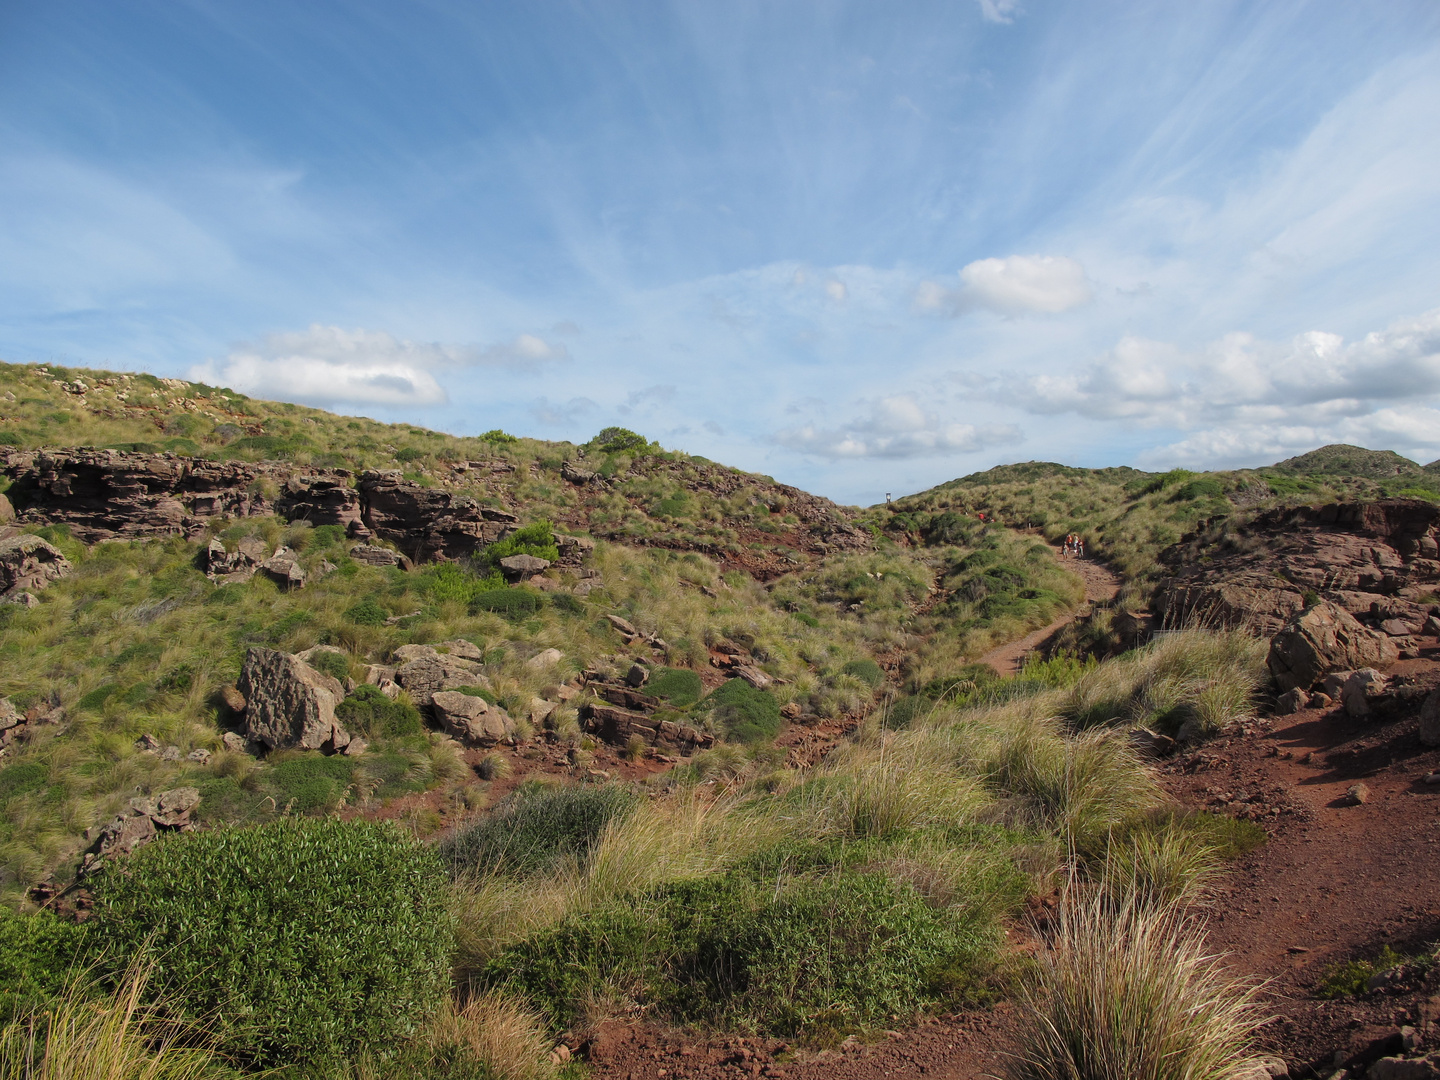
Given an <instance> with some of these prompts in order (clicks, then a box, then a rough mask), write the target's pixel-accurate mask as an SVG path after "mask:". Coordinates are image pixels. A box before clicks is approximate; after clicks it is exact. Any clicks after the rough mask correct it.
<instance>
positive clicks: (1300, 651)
mask: <svg viewBox="0 0 1440 1080" xmlns="http://www.w3.org/2000/svg"><path fill="white" fill-rule="evenodd" d="M1398 659H1400V650H1399V649H1397V648H1396V647H1395V644H1394V643H1393V642H1392V641H1391V640H1390V639H1389V637H1387V636H1386V635H1384V634H1380V633H1376V632H1375V631H1374V630H1369V629H1367V628H1366V627H1364V626H1361V625H1360V623H1359V622H1358V621H1356V619H1355V617H1354V616H1353V615H1351V614H1350V613H1349V612H1348V611H1346V610H1345V609H1344V608H1341V607H1339V606H1337V605H1335V604H1332V603H1329V602H1328V601H1322V602H1320V603H1318V604H1316V605H1315V606H1314V607H1312V608H1310V610H1308V611H1305V612H1303V613H1302V614H1301V615H1300V616H1299V617H1298V618H1295V619H1293V620H1292V621H1291V622H1290V623H1289V624H1288V625H1287V626H1286V627H1285V629H1283V630H1281V631H1280V632H1279V633H1278V634H1276V635H1275V636H1274V637H1273V638H1271V639H1270V653H1269V655H1268V656H1267V657H1266V658H1265V663H1266V665H1267V666H1268V667H1269V668H1270V674H1271V675H1273V676H1274V678H1275V681H1276V682H1277V683H1278V684H1279V686H1280V689H1281V690H1291V689H1294V688H1295V687H1297V686H1298V687H1300V688H1301V689H1305V690H1308V689H1309V688H1310V687H1311V686H1313V685H1314V684H1315V683H1316V681H1318V680H1319V679H1321V678H1323V677H1324V676H1325V674H1326V673H1327V672H1331V671H1345V670H1354V669H1357V668H1367V667H1383V666H1384V665H1387V664H1393V663H1394V662H1395V661H1396V660H1398Z"/></svg>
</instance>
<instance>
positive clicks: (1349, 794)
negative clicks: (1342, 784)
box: [1345, 782, 1370, 806]
mask: <svg viewBox="0 0 1440 1080" xmlns="http://www.w3.org/2000/svg"><path fill="white" fill-rule="evenodd" d="M1369 801H1370V788H1369V786H1368V785H1366V784H1365V783H1363V782H1362V783H1359V784H1351V785H1350V786H1349V787H1348V788H1346V789H1345V803H1346V805H1348V806H1360V805H1361V804H1363V803H1367V802H1369Z"/></svg>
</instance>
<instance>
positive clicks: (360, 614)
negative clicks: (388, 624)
mask: <svg viewBox="0 0 1440 1080" xmlns="http://www.w3.org/2000/svg"><path fill="white" fill-rule="evenodd" d="M389 617H390V612H388V611H386V610H385V609H384V608H383V607H381V606H380V605H379V604H378V603H376V602H375V599H374V598H373V597H369V596H367V597H366V598H365V599H364V600H361V601H360V602H359V603H358V604H355V605H353V606H351V607H349V608H346V609H345V619H346V621H348V622H352V623H354V624H355V625H356V626H384V625H385V620H386V619H388V618H389Z"/></svg>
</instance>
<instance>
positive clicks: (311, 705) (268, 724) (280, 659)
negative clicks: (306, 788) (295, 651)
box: [236, 648, 350, 750]
mask: <svg viewBox="0 0 1440 1080" xmlns="http://www.w3.org/2000/svg"><path fill="white" fill-rule="evenodd" d="M236 687H237V689H239V691H240V693H241V694H242V695H243V696H244V698H245V701H246V702H247V705H246V708H245V734H246V735H247V736H248V737H249V738H250V739H251V740H252V741H254V742H257V743H263V744H264V745H265V746H267V747H269V748H270V749H271V750H280V749H286V748H289V747H299V748H302V749H306V750H319V749H322V748H324V749H331V750H343V749H344V748H345V745H346V744H347V743H348V742H349V741H350V733H349V732H348V731H346V730H345V728H344V727H343V726H341V725H340V724H339V723H338V722H337V721H336V719H335V706H336V705H338V704H339V703H340V702H341V701H342V700H344V697H345V688H344V687H343V686H342V685H341V684H340V683H339V681H338V680H336V679H334V678H332V677H330V676H329V675H326V674H324V673H322V672H319V671H316V670H315V669H314V668H312V667H311V666H310V665H309V664H307V663H305V661H303V660H301V659H300V658H299V657H297V656H292V655H290V654H289V653H285V652H279V651H278V650H275V649H262V648H252V649H250V650H249V651H248V652H247V653H246V654H245V663H244V666H243V667H242V668H241V670H240V680H239V682H238V683H237V684H236Z"/></svg>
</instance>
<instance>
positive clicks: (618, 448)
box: [590, 427, 650, 454]
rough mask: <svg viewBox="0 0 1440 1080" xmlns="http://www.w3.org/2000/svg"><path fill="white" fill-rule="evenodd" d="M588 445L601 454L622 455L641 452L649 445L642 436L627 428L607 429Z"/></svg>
mask: <svg viewBox="0 0 1440 1080" xmlns="http://www.w3.org/2000/svg"><path fill="white" fill-rule="evenodd" d="M590 445H591V446H592V447H594V448H595V449H596V450H599V451H600V452H601V453H603V454H623V453H625V452H626V451H628V450H643V449H645V448H646V447H647V446H649V445H650V443H649V442H648V440H646V438H645V436H644V435H637V434H635V432H633V431H631V430H629V429H628V428H622V427H607V428H606V429H605V430H604V431H602V432H600V434H598V435H596V436H595V437H594V438H593V439H591V440H590Z"/></svg>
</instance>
